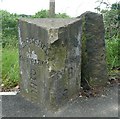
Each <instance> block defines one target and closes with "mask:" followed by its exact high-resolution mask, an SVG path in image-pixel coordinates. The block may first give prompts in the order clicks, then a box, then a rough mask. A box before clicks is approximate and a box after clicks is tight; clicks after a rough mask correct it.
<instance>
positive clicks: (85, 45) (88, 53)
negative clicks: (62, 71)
mask: <svg viewBox="0 0 120 119" xmlns="http://www.w3.org/2000/svg"><path fill="white" fill-rule="evenodd" d="M78 18H81V19H82V38H81V40H82V68H81V71H82V72H81V75H82V86H83V87H85V86H86V83H88V85H90V86H102V85H105V84H106V82H107V80H108V76H107V66H106V54H105V39H104V35H105V29H104V24H103V17H102V15H100V14H97V13H93V12H86V13H84V14H82V15H81V16H80V17H78ZM85 88H86V87H85Z"/></svg>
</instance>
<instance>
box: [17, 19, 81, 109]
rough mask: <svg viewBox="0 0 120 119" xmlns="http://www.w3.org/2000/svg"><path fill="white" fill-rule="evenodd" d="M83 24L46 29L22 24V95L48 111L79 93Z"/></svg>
mask: <svg viewBox="0 0 120 119" xmlns="http://www.w3.org/2000/svg"><path fill="white" fill-rule="evenodd" d="M80 26H81V22H79V21H76V22H74V23H72V24H69V25H67V26H65V27H60V28H55V29H54V28H50V29H45V28H43V27H41V26H37V25H35V24H33V23H29V22H26V21H23V20H19V28H18V30H19V51H20V53H19V54H20V55H19V56H20V76H21V81H20V85H21V94H22V95H23V96H24V97H26V98H27V99H29V100H30V101H33V102H37V103H40V104H42V105H43V106H45V107H48V108H52V109H54V108H58V107H59V106H60V105H62V104H63V103H65V102H66V101H68V100H69V99H70V98H72V96H73V95H76V94H78V93H79V89H80V81H81V42H80Z"/></svg>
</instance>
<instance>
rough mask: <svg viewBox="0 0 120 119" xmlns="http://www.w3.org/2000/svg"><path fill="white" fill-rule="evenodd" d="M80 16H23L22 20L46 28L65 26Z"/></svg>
mask: <svg viewBox="0 0 120 119" xmlns="http://www.w3.org/2000/svg"><path fill="white" fill-rule="evenodd" d="M78 20H80V18H67V19H64V18H33V19H32V18H21V19H20V21H25V22H27V23H31V24H35V25H37V26H41V27H43V28H46V29H51V28H59V27H65V26H67V25H69V24H72V23H74V22H76V21H78Z"/></svg>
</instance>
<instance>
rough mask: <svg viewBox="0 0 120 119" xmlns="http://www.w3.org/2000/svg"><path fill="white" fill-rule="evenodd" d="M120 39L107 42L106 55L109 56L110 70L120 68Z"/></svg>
mask: <svg viewBox="0 0 120 119" xmlns="http://www.w3.org/2000/svg"><path fill="white" fill-rule="evenodd" d="M119 40H120V39H119V38H112V39H109V40H106V51H107V52H106V55H107V64H108V69H109V70H111V69H112V68H114V67H117V66H119V67H120V61H119V58H118V57H119V56H118V54H119V52H120V49H119V46H118V44H119V43H118V42H119Z"/></svg>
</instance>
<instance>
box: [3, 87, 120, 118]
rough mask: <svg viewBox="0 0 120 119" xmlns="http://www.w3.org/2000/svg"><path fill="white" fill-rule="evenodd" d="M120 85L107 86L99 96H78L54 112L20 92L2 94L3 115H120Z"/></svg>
mask: <svg viewBox="0 0 120 119" xmlns="http://www.w3.org/2000/svg"><path fill="white" fill-rule="evenodd" d="M118 92H119V88H118V86H111V87H107V88H106V89H105V91H104V92H103V93H102V94H100V95H99V96H98V97H90V98H86V97H77V98H76V99H74V100H71V101H70V102H68V103H67V104H65V105H64V106H62V107H61V108H60V109H59V110H58V111H56V112H53V111H50V110H46V109H44V108H42V107H41V106H40V105H37V104H34V103H31V102H29V101H27V100H26V99H24V98H23V97H21V95H20V94H19V93H18V94H17V95H14V96H10V95H9V96H8V95H6V96H2V117H119V114H118V99H119V95H118Z"/></svg>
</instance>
